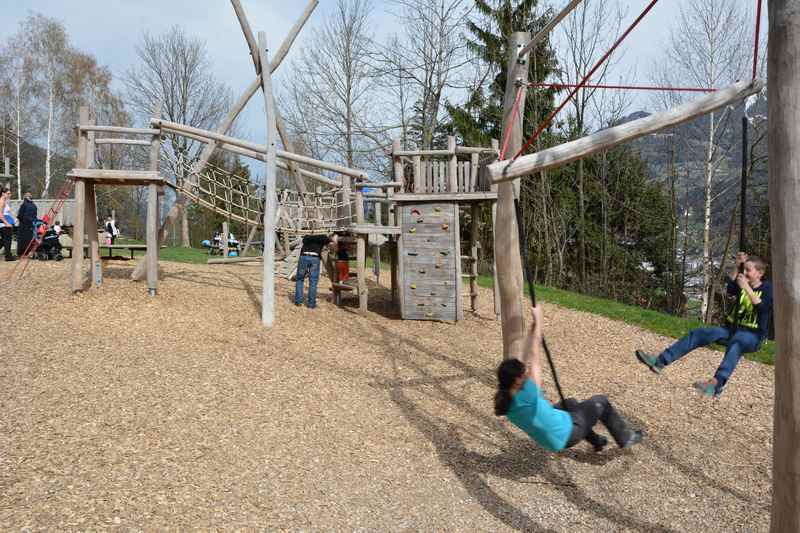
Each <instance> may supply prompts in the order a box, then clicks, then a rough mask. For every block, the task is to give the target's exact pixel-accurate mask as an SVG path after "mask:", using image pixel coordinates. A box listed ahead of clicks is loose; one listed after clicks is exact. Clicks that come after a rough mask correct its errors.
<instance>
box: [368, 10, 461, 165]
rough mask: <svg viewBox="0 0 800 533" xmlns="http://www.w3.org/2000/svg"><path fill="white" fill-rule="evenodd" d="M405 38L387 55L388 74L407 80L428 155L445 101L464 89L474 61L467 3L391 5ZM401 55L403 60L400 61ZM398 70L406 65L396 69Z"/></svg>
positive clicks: (417, 122) (421, 138)
mask: <svg viewBox="0 0 800 533" xmlns="http://www.w3.org/2000/svg"><path fill="white" fill-rule="evenodd" d="M392 3H393V5H394V6H395V7H396V8H397V9H399V13H398V14H397V18H398V20H400V21H402V25H403V35H402V37H401V39H400V40H399V41H396V42H395V43H394V46H393V47H392V49H388V48H387V49H386V50H385V51H384V52H383V56H384V57H383V60H382V61H381V63H382V64H384V65H386V66H389V67H390V68H389V69H385V70H386V72H389V73H391V72H397V73H398V76H401V80H402V81H404V82H405V81H408V82H410V83H408V86H410V88H411V89H412V91H413V99H414V101H415V108H416V109H415V111H416V113H415V115H416V116H415V120H414V122H415V124H414V126H415V128H416V129H417V131H418V137H419V147H420V148H421V149H423V150H428V149H430V148H431V147H432V145H433V140H434V133H435V131H436V129H437V128H438V127H439V124H440V121H441V119H442V116H443V114H444V111H445V109H444V96H445V93H446V91H448V90H450V89H457V88H464V86H465V85H466V83H465V81H466V80H465V79H464V78H463V77H462V74H463V69H464V67H465V66H467V65H468V64H469V63H470V61H471V58H470V57H469V55H468V53H467V52H468V50H467V40H466V39H465V38H464V35H463V29H464V27H465V24H466V22H467V20H468V17H469V14H470V2H468V1H467V0H434V1H430V0H393V2H392ZM398 56H399V57H398ZM398 65H406V67H405V68H402V69H397V66H398Z"/></svg>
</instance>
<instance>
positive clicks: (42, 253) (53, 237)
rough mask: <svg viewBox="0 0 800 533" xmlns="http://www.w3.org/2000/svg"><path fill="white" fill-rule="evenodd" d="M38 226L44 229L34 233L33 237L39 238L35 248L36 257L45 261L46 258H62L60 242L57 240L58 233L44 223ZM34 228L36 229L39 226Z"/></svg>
mask: <svg viewBox="0 0 800 533" xmlns="http://www.w3.org/2000/svg"><path fill="white" fill-rule="evenodd" d="M37 222H39V221H37ZM34 225H35V224H34ZM40 228H42V229H43V230H44V233H41V231H36V232H35V233H34V235H35V236H36V237H35V238H37V239H41V242H40V244H39V247H38V248H37V249H36V259H38V260H40V261H47V260H48V259H53V260H55V261H61V260H62V259H64V256H63V255H61V242H60V241H59V240H58V233H56V231H55V230H54V229H53V228H49V227H47V225H46V223H45V224H42V225H41V226H40ZM35 229H37V230H38V229H39V228H35Z"/></svg>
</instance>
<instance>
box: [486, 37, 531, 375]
mask: <svg viewBox="0 0 800 533" xmlns="http://www.w3.org/2000/svg"><path fill="white" fill-rule="evenodd" d="M529 37H530V34H529V33H527V32H516V33H513V34H512V35H511V37H510V38H509V40H508V63H507V82H506V92H505V98H504V101H503V128H502V130H501V131H502V137H501V138H503V139H506V138H507V137H506V136H507V135H510V136H509V137H508V150H509V151H510V153H514V152H515V151H516V150H519V148H520V147H521V146H522V131H523V129H522V126H523V124H522V120H523V117H524V116H525V95H524V94H523V95H522V96H521V97H520V99H519V106H520V108H519V110H518V111H517V112H514V109H513V107H514V102H515V100H516V98H515V97H516V94H517V85H516V83H515V82H516V80H520V81H521V83H522V84H523V87H525V86H527V83H528V64H527V62H525V61H520V60H519V59H524V58H523V57H522V56H518V52H517V50H518V49H519V47H520V46H521V45H522V43H525V42H527V41H528V39H529ZM523 90H524V89H523ZM512 117H514V120H513V121H512V120H511V119H512ZM509 130H511V131H510V133H508V132H509ZM518 186H519V180H517V182H516V183H513V182H511V181H507V182H504V183H501V184H500V185H498V187H497V220H496V224H497V226H496V231H495V234H494V250H495V263H496V264H497V272H496V273H495V274H496V280H497V285H498V287H499V292H500V316H501V326H502V330H503V359H510V358H515V359H519V360H522V358H523V355H524V354H523V349H524V347H523V341H524V339H525V314H524V307H523V293H522V281H523V280H522V262H521V259H520V252H519V237H518V234H517V219H516V210H515V209H514V199H515V198H517V197H518V190H519V189H518ZM498 251H500V252H501V253H497V252H498Z"/></svg>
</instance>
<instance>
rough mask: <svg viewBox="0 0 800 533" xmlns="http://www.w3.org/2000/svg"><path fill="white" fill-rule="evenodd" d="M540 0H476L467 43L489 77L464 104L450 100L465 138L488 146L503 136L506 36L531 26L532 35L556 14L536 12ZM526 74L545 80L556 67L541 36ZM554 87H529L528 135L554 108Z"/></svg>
mask: <svg viewBox="0 0 800 533" xmlns="http://www.w3.org/2000/svg"><path fill="white" fill-rule="evenodd" d="M538 4H539V0H475V10H476V12H477V13H478V18H476V19H472V20H470V21H468V23H467V30H468V31H469V33H470V34H471V35H472V39H468V41H467V45H468V47H469V49H470V50H471V51H472V53H473V54H474V55H475V57H476V58H477V59H479V60H480V61H481V62H482V63H483V64H484V65H485V67H486V72H487V73H486V76H485V77H484V79H485V80H490V81H488V83H482V84H478V85H477V86H476V87H474V88H472V90H471V91H470V92H469V95H468V97H467V100H466V102H464V104H462V105H454V104H452V103H450V102H448V103H447V104H446V108H447V111H448V113H449V115H450V122H451V128H452V130H453V131H454V132H455V134H456V135H457V136H458V137H459V138H460V140H461V142H463V144H465V145H469V146H488V145H489V143H490V142H491V139H500V129H501V127H502V121H503V98H504V95H505V88H506V64H507V61H508V37H509V35H511V34H512V33H514V32H518V31H527V32H530V34H531V35H532V36H533V35H534V34H536V33H537V32H538V31H539V30H541V29H542V28H543V27H544V26H545V25H546V24H547V22H548V21H549V20H550V17H551V16H552V13H551V10H546V11H545V12H544V13H542V14H541V15H539V16H537V15H536V8H537V5H538ZM528 65H529V71H528V80H529V81H530V82H542V81H544V80H545V79H546V78H547V77H548V76H549V75H550V74H551V73H552V72H553V70H554V69H555V67H556V60H555V54H554V53H553V50H552V49H551V48H550V43H549V41H548V40H543V41H541V42H540V43H539V44H538V46H536V48H534V49H533V50H532V51H531V53H530V54H529V55H528ZM553 94H554V93H553V91H552V90H550V89H548V90H541V89H536V90H528V95H527V100H526V103H525V117H524V127H525V130H524V135H523V137H528V136H530V135H532V134H533V132H534V131H535V128H536V127H537V126H538V125H539V124H540V123H541V121H542V120H543V119H544V117H546V116H547V115H548V114H549V113H550V112H551V111H552V109H553Z"/></svg>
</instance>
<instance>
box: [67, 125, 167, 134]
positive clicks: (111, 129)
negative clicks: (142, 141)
mask: <svg viewBox="0 0 800 533" xmlns="http://www.w3.org/2000/svg"><path fill="white" fill-rule="evenodd" d="M77 128H78V129H79V130H80V131H97V132H103V133H121V134H125V135H158V134H160V133H161V132H160V131H159V130H156V129H150V128H125V127H123V126H96V125H94V124H79V125H78V126H77Z"/></svg>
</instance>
